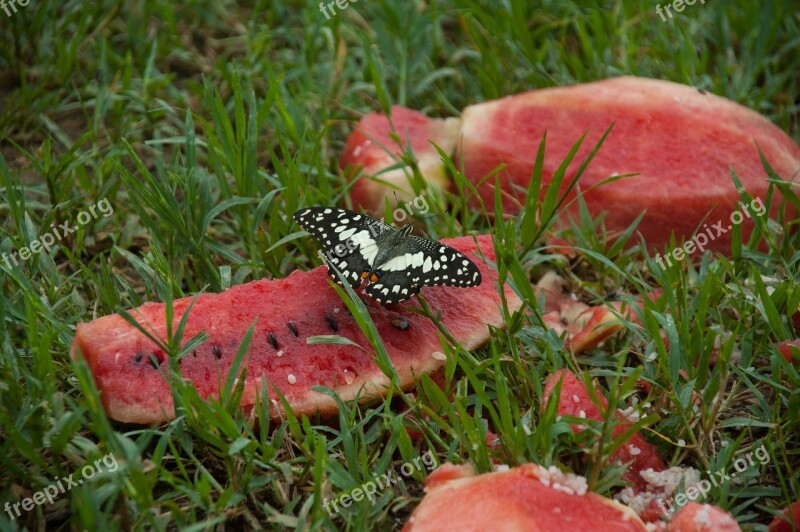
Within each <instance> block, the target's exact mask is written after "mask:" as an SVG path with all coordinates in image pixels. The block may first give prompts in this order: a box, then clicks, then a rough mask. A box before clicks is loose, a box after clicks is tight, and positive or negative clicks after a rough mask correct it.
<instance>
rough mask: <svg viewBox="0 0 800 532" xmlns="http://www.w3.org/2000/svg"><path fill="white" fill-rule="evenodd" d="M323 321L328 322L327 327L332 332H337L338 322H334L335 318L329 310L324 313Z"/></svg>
mask: <svg viewBox="0 0 800 532" xmlns="http://www.w3.org/2000/svg"><path fill="white" fill-rule="evenodd" d="M325 321H327V322H328V327H330V328H331V330H332V331H333V332H337V331H338V330H339V324H338V323H337V322H336V318H334V317H333V314H331V313H330V312H328V313H327V314H325Z"/></svg>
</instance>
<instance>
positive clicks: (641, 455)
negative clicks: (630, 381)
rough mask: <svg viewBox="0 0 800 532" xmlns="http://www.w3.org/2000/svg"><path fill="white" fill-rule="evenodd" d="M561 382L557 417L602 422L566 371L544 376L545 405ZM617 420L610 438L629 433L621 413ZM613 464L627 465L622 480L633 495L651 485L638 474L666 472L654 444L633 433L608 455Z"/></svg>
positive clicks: (604, 404) (578, 427) (583, 388)
mask: <svg viewBox="0 0 800 532" xmlns="http://www.w3.org/2000/svg"><path fill="white" fill-rule="evenodd" d="M559 382H561V395H560V396H559V397H558V398H556V400H557V401H558V415H560V416H572V417H581V418H586V419H592V420H595V421H599V422H602V421H603V418H604V415H605V412H602V411H601V410H600V408H598V407H597V405H596V404H595V403H594V402H593V401H592V398H591V395H590V394H589V390H588V389H587V388H586V386H585V385H584V384H583V381H581V380H580V379H579V378H578V377H577V376H576V375H575V374H574V373H572V372H571V371H568V370H560V371H557V372H555V373H552V374H550V375H548V376H547V379H546V380H545V388H544V402H543V405H547V402H548V400H549V398H550V396H551V395H552V393H553V391H554V390H555V387H556V385H557V384H558V383H559ZM596 394H597V397H598V398H599V399H600V402H601V405H602V407H603V409H607V408H608V403H607V401H606V400H605V398H604V397H603V396H602V395H601V394H600V392H599V390H596ZM615 416H616V418H617V420H618V422H617V424H616V425H615V426H614V429H613V437H615V438H616V437H618V436H619V435H620V434H622V433H623V432H625V431H626V430H628V428H629V427H630V423H629V422H628V421H627V420H626V419H625V417H624V416H623V415H622V414H621V413H620V412H616V413H615ZM583 429H584V427H583V426H581V425H573V426H572V430H573V431H576V432H577V431H580V430H583ZM610 460H611V461H612V462H617V463H620V464H629V465H628V469H627V470H626V471H625V473H623V475H622V478H623V480H625V481H627V482H629V483H630V484H631V486H632V488H633V490H634V492H640V491H646V490H648V489H650V486H649V484H648V482H647V481H646V479H645V478H644V477H642V475H641V472H643V471H646V470H648V469H649V470H652V471H663V470H664V469H666V466H665V465H664V460H663V459H662V458H661V455H660V454H659V452H658V449H656V448H655V447H654V446H653V445H650V444H649V443H647V441H646V440H645V439H644V437H643V436H642V435H641V434H640V433H639V432H636V433H635V434H634V435H633V436H632V437H631V438H630V439H629V440H628V441H627V442H626V443H625V444H623V445H622V446H621V447H619V448H618V449H617V450H616V451H614V453H612V455H611V456H610Z"/></svg>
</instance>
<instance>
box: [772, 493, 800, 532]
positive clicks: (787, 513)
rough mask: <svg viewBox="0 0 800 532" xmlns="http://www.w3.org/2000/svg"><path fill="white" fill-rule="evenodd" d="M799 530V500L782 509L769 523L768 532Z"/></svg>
mask: <svg viewBox="0 0 800 532" xmlns="http://www.w3.org/2000/svg"><path fill="white" fill-rule="evenodd" d="M797 530H800V499H798V500H797V501H795V502H793V503H792V504H790V505H789V506H787V507H786V508H784V509H783V515H776V516H775V517H774V518H773V519H772V521H770V523H769V532H793V531H797Z"/></svg>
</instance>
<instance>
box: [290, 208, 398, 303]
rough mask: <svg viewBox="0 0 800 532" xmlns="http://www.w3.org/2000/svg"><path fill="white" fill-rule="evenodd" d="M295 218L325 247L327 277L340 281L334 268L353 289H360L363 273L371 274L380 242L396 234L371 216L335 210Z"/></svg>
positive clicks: (301, 212)
mask: <svg viewBox="0 0 800 532" xmlns="http://www.w3.org/2000/svg"><path fill="white" fill-rule="evenodd" d="M294 219H295V221H297V223H298V224H299V225H300V226H301V227H302V228H303V229H305V230H306V231H308V232H309V233H311V234H312V235H313V236H314V238H316V239H317V241H318V242H319V243H320V244H321V245H322V247H323V249H324V250H325V258H326V259H327V262H328V274H330V276H331V277H332V278H333V279H334V280H335V281H336V282H337V283H338V282H339V277H338V276H337V275H336V272H335V271H334V270H333V268H332V267H331V264H333V265H335V266H336V267H337V268H338V269H339V271H341V272H342V274H343V275H344V277H345V278H346V279H347V282H348V283H350V286H352V287H353V289H354V290H355V289H356V288H358V287H359V286H361V280H362V279H361V274H362V273H363V272H367V271H370V268H371V266H372V261H373V260H374V258H375V256H376V255H377V252H378V246H379V243H380V242H381V240H383V239H384V238H386V237H388V236H389V235H391V234H392V233H394V232H395V231H394V229H393V228H392V226H390V225H388V224H385V223H383V222H382V221H380V220H377V219H375V218H373V217H371V216H367V215H365V214H359V213H357V212H354V211H350V210H347V209H337V208H333V207H311V208H308V209H301V210H299V211H297V212H296V213H295V214H294Z"/></svg>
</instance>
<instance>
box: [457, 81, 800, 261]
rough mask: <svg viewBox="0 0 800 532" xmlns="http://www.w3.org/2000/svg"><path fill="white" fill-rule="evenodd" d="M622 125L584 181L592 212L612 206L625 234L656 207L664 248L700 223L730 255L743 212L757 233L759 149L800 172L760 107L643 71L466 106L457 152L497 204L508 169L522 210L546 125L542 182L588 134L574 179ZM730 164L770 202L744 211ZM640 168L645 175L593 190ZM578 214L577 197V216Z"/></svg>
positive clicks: (655, 239)
mask: <svg viewBox="0 0 800 532" xmlns="http://www.w3.org/2000/svg"><path fill="white" fill-rule="evenodd" d="M612 123H614V127H613V129H612V131H611V133H610V134H609V136H608V137H607V138H606V140H605V142H604V143H603V145H602V147H601V148H600V150H599V151H598V153H597V155H596V156H595V157H594V159H593V160H592V162H591V164H590V165H589V166H588V168H587V169H586V171H585V172H584V173H583V175H582V176H581V177H580V180H579V186H580V188H581V190H583V191H584V192H585V194H584V199H585V200H586V203H587V206H588V208H589V211H590V212H591V213H592V215H594V216H597V215H599V214H600V213H602V212H606V217H605V224H606V228H607V229H608V230H609V231H610V232H613V233H621V232H622V231H624V230H625V229H626V228H627V227H629V226H630V224H631V223H632V222H633V221H634V220H635V219H636V217H637V216H638V215H639V214H640V213H641V212H642V211H643V210H646V211H647V213H646V215H645V217H644V219H643V220H642V221H641V223H640V224H639V226H638V230H639V231H640V232H641V234H642V235H643V236H644V237H645V239H646V241H647V243H648V245H649V246H651V248H654V249H658V250H661V248H662V247H663V246H664V245H667V244H669V241H670V234H671V233H673V232H674V234H675V235H676V238H677V239H678V240H679V241H681V240H684V239H689V238H690V237H691V236H692V234H693V233H694V232H695V231H696V230H698V229H700V231H699V232H703V231H706V233H704V234H707V232H708V231H710V232H711V233H710V234H711V235H712V238H706V239H705V240H707V244H706V245H705V246H704V247H705V248H707V249H712V250H716V251H720V252H729V251H730V236H731V231H730V227H729V225H730V224H731V220H732V219H731V214H732V213H734V212H735V211H740V214H741V215H742V216H741V217H742V218H743V221H742V222H741V226H742V230H743V234H744V235H745V237H747V235H749V233H750V231H751V229H752V226H753V222H752V218H751V217H753V216H758V215H760V214H763V211H764V210H765V209H764V207H763V201H762V200H765V199H766V194H767V186H768V183H767V181H766V178H767V175H766V172H765V170H764V168H763V166H762V164H761V161H760V159H759V154H758V148H760V149H761V150H762V152H763V154H764V156H765V158H766V160H767V161H768V162H769V163H770V164H771V165H772V167H773V168H774V169H775V170H776V172H777V173H778V175H780V176H781V177H782V178H784V179H788V180H796V178H797V175H798V170H800V147H798V146H797V144H795V143H794V142H793V141H792V139H791V138H789V136H788V135H786V134H785V133H784V132H783V131H781V130H780V129H779V128H778V127H777V126H775V125H774V124H772V123H771V122H769V120H767V119H766V118H764V117H763V116H761V115H759V114H758V113H756V112H754V111H752V110H750V109H747V108H746V107H743V106H741V105H738V104H736V103H734V102H732V101H730V100H727V99H725V98H721V97H718V96H714V95H712V94H708V93H706V92H703V91H698V90H696V89H694V88H692V87H688V86H685V85H680V84H677V83H671V82H667V81H659V80H652V79H645V78H637V77H620V78H614V79H609V80H605V81H599V82H595V83H587V84H582V85H575V86H571V87H561V88H552V89H543V90H535V91H530V92H526V93H524V94H519V95H516V96H509V97H506V98H502V99H499V100H493V101H489V102H485V103H481V104H477V105H473V106H470V107H467V108H466V109H465V110H464V112H463V116H462V123H461V132H460V140H459V143H458V145H459V152H458V153H457V154H456V156H455V157H454V160H455V161H456V162H458V163H461V161H462V158H463V167H462V171H463V173H464V174H465V176H466V177H467V178H468V179H469V180H470V181H472V182H473V183H475V184H476V185H478V192H479V195H480V196H481V198H482V199H483V202H484V204H485V205H487V206H492V205H494V195H495V192H494V183H495V176H492V177H491V178H489V179H488V180H485V178H486V176H489V175H490V174H491V173H492V172H493V171H494V170H495V169H496V168H497V167H498V166H499V165H501V164H502V165H505V168H504V169H503V170H501V171H500V173H499V174H498V175H497V177H498V178H499V180H500V186H501V187H502V190H503V193H504V194H503V208H504V211H505V212H507V213H513V212H517V211H519V210H520V206H521V203H522V201H523V199H524V196H525V193H524V191H525V190H527V188H528V184H529V182H530V178H531V175H532V171H533V167H534V162H535V159H536V153H537V150H538V147H539V143H540V141H541V139H542V136H543V135H544V133H545V131H546V132H547V143H546V152H545V159H544V168H543V185H544V186H543V188H546V185H547V184H548V183H550V181H551V179H552V176H553V174H554V173H555V171H556V169H557V168H558V166H559V165H560V164H561V162H562V161H563V160H564V159H565V157H566V156H567V153H568V152H569V150H570V149H571V148H572V146H573V145H574V144H575V142H576V141H577V140H578V138H579V137H580V136H581V135H582V134H583V133H587V136H586V139H585V140H584V142H583V144H582V146H581V149H580V150H579V151H578V153H577V155H576V157H575V159H574V160H573V162H572V164H571V166H570V167H569V168H568V171H567V176H566V179H565V183H564V184H565V185H566V183H568V182H569V181H570V180H571V179H572V177H573V176H574V175H575V172H576V170H577V168H578V166H579V164H580V163H581V161H582V160H583V159H584V158H585V157H586V156H587V155H588V154H589V151H590V150H591V148H592V147H593V146H594V145H595V144H596V143H597V141H598V140H599V139H600V137H601V136H602V134H603V133H604V132H605V131H606V130H607V129H608V128H609V126H611V125H612ZM731 170H733V171H735V172H736V174H737V176H738V177H739V179H740V180H741V182H742V185H743V186H744V187H745V189H747V190H748V191H749V192H750V193H751V194H752V195H753V197H754V198H756V199H758V200H759V201H762V203H761V207H760V208H759V203H758V202H756V203H755V204H754V205H747V207H748V208H749V209H748V212H747V213H745V212H744V211H743V210H742V208H741V207H740V206H739V201H740V196H739V194H738V193H737V191H736V189H735V187H734V184H733V182H732V180H731V174H730V171H731ZM631 173H635V174H638V175H636V176H634V177H626V178H624V179H620V180H617V181H615V182H612V183H607V184H605V185H603V186H600V187H598V188H595V189H593V190H588V189H589V187H591V186H593V185H596V184H598V183H600V182H602V181H604V180H606V179H608V178H610V177H612V176H616V175H624V174H631ZM573 196H574V191H573ZM776 203H777V202H776ZM474 204H475V205H477V204H478V202H477V198H476V199H475V201H474ZM774 207H775V208H777V205H774ZM576 210H577V202H576V203H574V204H573V214H575V211H576ZM759 211H761V212H759ZM773 214H774V212H773ZM789 214H790V215H791V214H792V213H789ZM737 218H738V216H737ZM720 222H721V223H720ZM704 223H707V225H708V227H707V228H706V227H705V226H703V224H704ZM698 244H700V241H699V237H698Z"/></svg>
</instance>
